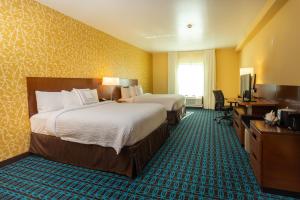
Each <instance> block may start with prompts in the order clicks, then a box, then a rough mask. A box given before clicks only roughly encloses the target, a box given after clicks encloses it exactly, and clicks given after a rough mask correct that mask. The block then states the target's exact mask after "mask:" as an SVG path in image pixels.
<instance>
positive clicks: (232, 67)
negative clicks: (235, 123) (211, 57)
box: [216, 48, 240, 98]
mask: <svg viewBox="0 0 300 200" xmlns="http://www.w3.org/2000/svg"><path fill="white" fill-rule="evenodd" d="M216 68H217V69H216V75H217V89H220V90H222V91H223V92H224V95H225V97H228V98H230V97H237V96H238V94H239V78H240V76H239V71H240V70H239V56H238V53H237V52H236V51H235V49H234V48H225V49H216Z"/></svg>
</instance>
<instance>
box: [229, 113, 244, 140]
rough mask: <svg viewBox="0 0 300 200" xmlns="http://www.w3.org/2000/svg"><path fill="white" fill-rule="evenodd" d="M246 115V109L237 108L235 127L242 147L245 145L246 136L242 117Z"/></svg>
mask: <svg viewBox="0 0 300 200" xmlns="http://www.w3.org/2000/svg"><path fill="white" fill-rule="evenodd" d="M243 115H245V109H244V108H242V107H237V108H235V109H234V110H233V118H232V120H233V127H234V129H235V131H236V135H237V136H238V138H239V141H240V143H241V145H244V140H245V139H244V137H245V136H244V135H245V127H244V125H243V124H242V116H243Z"/></svg>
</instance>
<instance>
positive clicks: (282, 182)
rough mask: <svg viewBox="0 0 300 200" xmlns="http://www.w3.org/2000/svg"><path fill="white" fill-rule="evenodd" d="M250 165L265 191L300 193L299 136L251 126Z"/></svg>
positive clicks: (257, 124)
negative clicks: (275, 190)
mask: <svg viewBox="0 0 300 200" xmlns="http://www.w3.org/2000/svg"><path fill="white" fill-rule="evenodd" d="M250 134H251V135H250V137H251V138H250V163H251V167H252V168H253V172H254V174H255V176H256V178H257V181H258V183H259V184H260V185H261V186H262V187H263V188H270V189H278V190H285V191H290V192H300V133H296V132H294V131H291V130H289V129H285V128H280V127H271V126H269V125H266V124H265V123H264V121H251V123H250Z"/></svg>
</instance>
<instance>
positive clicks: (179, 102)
mask: <svg viewBox="0 0 300 200" xmlns="http://www.w3.org/2000/svg"><path fill="white" fill-rule="evenodd" d="M118 101H120V102H128V103H157V104H161V105H163V106H164V108H165V109H166V110H167V111H176V110H178V109H180V108H182V107H183V106H184V105H185V97H184V96H182V95H176V94H149V93H146V94H143V95H139V96H133V97H130V98H121V99H119V100H118Z"/></svg>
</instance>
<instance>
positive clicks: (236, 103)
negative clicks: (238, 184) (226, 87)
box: [225, 98, 240, 107]
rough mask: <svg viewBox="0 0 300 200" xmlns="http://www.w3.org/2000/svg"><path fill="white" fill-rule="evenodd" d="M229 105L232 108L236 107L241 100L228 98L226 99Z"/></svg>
mask: <svg viewBox="0 0 300 200" xmlns="http://www.w3.org/2000/svg"><path fill="white" fill-rule="evenodd" d="M225 100H226V102H227V103H229V105H230V107H233V105H234V107H236V106H237V105H238V102H239V101H240V99H238V98H228V99H225Z"/></svg>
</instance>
